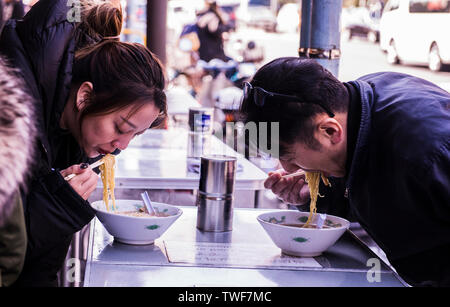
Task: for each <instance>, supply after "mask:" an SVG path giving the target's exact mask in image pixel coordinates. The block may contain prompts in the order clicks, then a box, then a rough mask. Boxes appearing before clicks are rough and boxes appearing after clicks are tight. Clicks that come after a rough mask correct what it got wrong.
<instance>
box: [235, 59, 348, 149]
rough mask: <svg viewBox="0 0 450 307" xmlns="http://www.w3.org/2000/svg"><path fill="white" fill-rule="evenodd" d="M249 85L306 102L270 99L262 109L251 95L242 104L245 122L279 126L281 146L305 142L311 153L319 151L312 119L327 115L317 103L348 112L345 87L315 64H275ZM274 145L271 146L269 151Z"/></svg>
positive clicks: (283, 61) (300, 61)
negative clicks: (314, 150)
mask: <svg viewBox="0 0 450 307" xmlns="http://www.w3.org/2000/svg"><path fill="white" fill-rule="evenodd" d="M250 83H251V84H252V86H253V87H261V88H263V89H264V90H266V91H270V92H274V93H279V94H283V95H291V96H296V97H299V98H300V101H305V103H299V102H286V101H277V100H276V98H268V99H267V100H266V103H265V104H264V106H262V107H260V106H257V105H256V104H255V102H254V100H253V95H251V96H250V97H249V98H248V99H247V100H244V101H243V102H242V106H241V114H242V116H243V120H244V122H246V123H247V122H255V123H257V124H258V123H260V122H279V123H280V140H279V142H280V143H281V144H293V143H294V142H302V143H304V144H306V145H308V146H309V147H310V148H312V149H318V142H317V140H315V138H314V136H313V132H314V125H313V118H314V116H315V115H316V114H320V113H326V111H325V110H324V109H323V108H322V107H321V106H320V105H318V104H317V103H322V104H323V105H325V106H326V107H327V108H328V109H330V110H331V111H332V112H333V113H337V112H347V110H348V99H349V98H348V97H349V96H348V92H347V89H346V88H345V85H344V84H343V83H341V82H340V81H339V80H337V79H336V78H335V77H334V76H333V75H332V74H331V73H330V72H329V71H328V70H326V69H325V68H323V67H322V66H321V65H320V64H318V63H317V62H316V61H315V60H311V59H301V58H296V57H284V58H279V59H276V60H273V61H272V62H270V63H268V64H266V65H264V66H263V67H261V68H260V69H259V70H258V71H257V72H256V74H255V76H254V77H253V79H252V81H251V82H250ZM306 102H307V103H306ZM268 142H270V139H269V140H268ZM273 145H275V144H269V146H268V148H269V147H270V146H273ZM279 145H280V144H278V145H276V146H279ZM280 155H281V156H282V155H283V148H280Z"/></svg>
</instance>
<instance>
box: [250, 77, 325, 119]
mask: <svg viewBox="0 0 450 307" xmlns="http://www.w3.org/2000/svg"><path fill="white" fill-rule="evenodd" d="M252 95H253V101H254V103H255V104H256V105H257V106H259V107H263V106H264V104H265V103H266V99H267V98H276V99H278V100H284V101H286V102H298V103H312V104H316V105H319V106H320V107H322V109H324V110H325V112H327V114H328V116H330V117H334V113H333V112H331V110H330V109H329V108H328V107H326V106H324V105H323V104H321V103H320V102H309V101H304V100H301V99H300V98H299V97H297V96H290V95H283V94H278V93H273V92H269V91H266V90H265V89H263V88H261V87H258V86H255V87H253V85H251V84H250V83H249V82H244V101H246V100H247V99H249V98H250V97H251V96H252Z"/></svg>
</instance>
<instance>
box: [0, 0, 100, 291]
mask: <svg viewBox="0 0 450 307" xmlns="http://www.w3.org/2000/svg"><path fill="white" fill-rule="evenodd" d="M70 9H71V8H70V7H68V6H67V1H65V0H41V1H39V2H38V3H37V4H35V5H34V6H33V7H32V9H31V10H30V11H29V13H28V14H27V15H26V16H25V17H24V19H23V20H21V21H15V20H10V21H8V23H7V24H6V25H5V27H4V29H3V32H2V35H1V37H0V53H2V54H3V55H4V56H6V57H7V58H8V59H9V60H10V62H11V64H12V65H13V66H14V67H17V68H18V69H20V71H21V75H22V76H23V78H24V80H25V83H26V88H27V90H28V91H29V92H30V94H31V95H32V96H33V97H34V98H35V100H36V105H35V108H36V120H37V125H38V140H37V147H36V155H35V157H34V158H35V159H34V160H35V161H36V166H35V167H34V169H33V177H32V180H31V181H30V182H29V184H28V192H27V193H26V194H25V195H24V212H25V220H26V226H27V235H28V246H27V254H26V259H25V266H24V269H23V272H22V274H21V276H20V278H19V280H18V282H17V285H26V286H38V285H43V286H51V285H56V273H57V272H58V270H59V269H60V268H61V266H62V264H63V262H64V259H65V256H66V253H67V250H68V247H69V244H70V242H71V238H72V236H73V234H74V233H75V232H77V231H79V230H81V229H82V228H83V226H85V225H86V224H87V223H89V221H90V220H91V219H92V218H93V217H94V211H93V209H92V208H91V207H90V205H89V203H88V202H87V201H85V200H84V199H83V198H81V196H80V195H78V194H77V193H76V192H75V191H74V190H73V189H72V187H71V186H70V185H69V184H68V183H67V182H66V181H65V180H64V178H63V177H62V176H61V174H60V172H59V170H60V169H65V168H67V167H69V166H71V165H74V164H77V163H81V162H84V161H86V157H85V156H84V154H83V152H82V150H81V148H80V146H79V145H78V144H77V142H76V141H75V139H74V138H73V137H72V136H71V135H70V134H69V133H68V132H66V131H62V130H61V129H60V128H59V122H60V117H61V114H62V112H63V110H64V107H65V104H66V102H67V100H68V95H69V90H70V84H71V72H72V65H73V60H74V53H75V50H76V49H77V47H78V46H77V44H76V41H79V40H78V39H76V38H80V37H83V35H84V34H83V33H82V32H81V30H80V29H79V28H77V26H76V24H75V23H73V22H69V21H68V18H67V12H68V10H70ZM86 40H87V38H86Z"/></svg>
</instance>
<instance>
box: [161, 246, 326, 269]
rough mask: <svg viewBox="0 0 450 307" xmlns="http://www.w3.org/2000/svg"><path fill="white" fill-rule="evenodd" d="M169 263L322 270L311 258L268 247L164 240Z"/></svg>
mask: <svg viewBox="0 0 450 307" xmlns="http://www.w3.org/2000/svg"><path fill="white" fill-rule="evenodd" d="M164 245H165V248H166V251H167V257H168V260H169V262H170V263H174V264H176V263H186V264H195V265H205V266H214V267H249V268H258V267H262V268H322V265H320V264H319V263H318V262H317V261H316V260H315V259H314V258H310V257H290V256H285V255H282V254H281V251H280V249H279V248H277V247H274V246H272V245H267V244H243V243H240V244H238V243H233V244H231V243H208V242H182V241H164Z"/></svg>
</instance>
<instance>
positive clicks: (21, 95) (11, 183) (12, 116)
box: [0, 57, 36, 287]
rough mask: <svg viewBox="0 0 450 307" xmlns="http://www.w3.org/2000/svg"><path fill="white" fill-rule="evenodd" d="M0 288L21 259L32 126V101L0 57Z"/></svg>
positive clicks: (12, 279) (19, 268) (7, 282)
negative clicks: (23, 198)
mask: <svg viewBox="0 0 450 307" xmlns="http://www.w3.org/2000/svg"><path fill="white" fill-rule="evenodd" d="M0 110H1V111H0V287H5V286H6V287H7V286H11V285H12V284H13V283H14V282H15V281H16V280H17V278H18V277H19V274H20V272H21V271H22V267H23V263H24V260H25V252H26V246H27V237H26V229H25V218H24V214H23V208H22V200H21V196H20V193H19V190H20V189H21V188H23V184H24V182H25V181H26V177H27V175H28V174H29V173H30V167H31V165H32V157H33V149H34V141H35V135H36V127H35V126H34V114H33V101H32V98H31V97H30V96H29V95H28V94H27V93H26V92H25V91H24V84H23V82H22V80H20V78H19V77H18V75H17V73H16V72H15V71H13V70H12V69H10V68H9V67H8V66H7V65H6V62H5V60H4V59H3V58H2V57H0Z"/></svg>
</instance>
